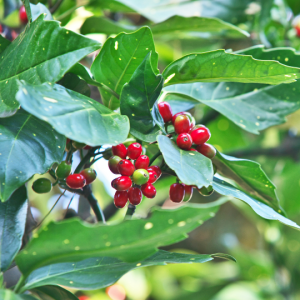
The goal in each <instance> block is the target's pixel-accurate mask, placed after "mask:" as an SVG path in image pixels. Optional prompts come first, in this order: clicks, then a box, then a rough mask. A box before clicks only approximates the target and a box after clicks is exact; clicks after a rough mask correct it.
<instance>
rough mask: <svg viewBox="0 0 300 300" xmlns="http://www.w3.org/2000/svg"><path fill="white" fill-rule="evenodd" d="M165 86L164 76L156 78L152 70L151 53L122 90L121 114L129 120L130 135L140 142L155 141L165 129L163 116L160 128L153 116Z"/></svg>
mask: <svg viewBox="0 0 300 300" xmlns="http://www.w3.org/2000/svg"><path fill="white" fill-rule="evenodd" d="M163 84H164V80H163V78H162V76H161V75H157V76H156V75H155V73H154V72H153V70H152V67H151V54H150V53H149V54H147V56H146V57H145V59H144V60H143V62H142V63H141V64H140V66H138V68H137V69H136V70H135V72H134V73H133V75H132V77H131V79H130V81H129V82H128V83H126V84H125V85H124V87H123V89H122V94H121V98H120V109H121V114H122V115H126V116H127V117H128V118H129V121H130V133H131V134H132V135H134V136H135V137H137V138H138V139H140V140H143V141H146V142H153V141H155V140H156V136H157V135H158V134H159V131H160V130H161V128H163V127H164V122H163V119H162V117H161V116H160V118H161V120H160V122H159V123H160V127H158V126H157V125H156V122H155V120H154V119H153V116H152V111H153V106H154V104H155V102H156V100H157V98H158V96H159V94H160V92H161V90H162V87H163Z"/></svg>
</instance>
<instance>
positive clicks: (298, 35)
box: [295, 24, 300, 37]
mask: <svg viewBox="0 0 300 300" xmlns="http://www.w3.org/2000/svg"><path fill="white" fill-rule="evenodd" d="M295 30H296V35H297V37H300V26H299V25H298V24H297V26H296V27H295Z"/></svg>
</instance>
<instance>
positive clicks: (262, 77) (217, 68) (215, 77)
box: [163, 50, 300, 85]
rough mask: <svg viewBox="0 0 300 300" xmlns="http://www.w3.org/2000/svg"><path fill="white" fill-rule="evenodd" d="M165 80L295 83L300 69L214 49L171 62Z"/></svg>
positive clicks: (176, 82)
mask: <svg viewBox="0 0 300 300" xmlns="http://www.w3.org/2000/svg"><path fill="white" fill-rule="evenodd" d="M163 77H164V78H165V85H172V84H178V83H191V82H197V81H201V82H221V81H224V82H243V83H263V84H279V83H291V82H294V81H295V80H296V79H297V78H299V77H300V69H299V68H293V67H288V66H285V65H283V64H281V63H279V62H277V61H267V60H256V59H253V58H252V57H251V56H248V55H238V54H233V53H227V52H225V50H215V51H210V52H205V53H196V54H189V55H187V56H184V57H182V58H180V59H178V60H176V61H174V62H172V63H171V64H170V65H169V66H167V67H166V69H165V70H164V71H163Z"/></svg>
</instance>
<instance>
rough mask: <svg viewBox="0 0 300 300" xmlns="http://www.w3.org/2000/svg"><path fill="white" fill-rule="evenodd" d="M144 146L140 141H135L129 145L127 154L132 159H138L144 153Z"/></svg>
mask: <svg viewBox="0 0 300 300" xmlns="http://www.w3.org/2000/svg"><path fill="white" fill-rule="evenodd" d="M142 151H143V148H142V145H141V144H139V143H133V144H131V145H129V146H128V149H127V155H128V156H129V158H130V159H137V158H138V157H139V156H140V155H141V154H142Z"/></svg>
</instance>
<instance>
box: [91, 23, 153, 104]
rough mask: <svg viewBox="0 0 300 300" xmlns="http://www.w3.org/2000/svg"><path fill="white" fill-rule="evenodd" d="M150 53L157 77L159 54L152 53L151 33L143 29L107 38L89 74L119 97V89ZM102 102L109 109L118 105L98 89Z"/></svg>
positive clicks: (116, 100) (115, 100) (145, 28)
mask: <svg viewBox="0 0 300 300" xmlns="http://www.w3.org/2000/svg"><path fill="white" fill-rule="evenodd" d="M150 52H152V55H151V65H152V68H153V69H154V73H155V74H158V73H159V71H158V69H157V61H158V55H157V53H156V52H155V47H154V42H153V38H152V33H151V30H150V29H149V28H148V27H142V28H141V29H139V30H138V31H136V32H133V33H129V34H126V33H121V34H119V35H117V36H116V37H115V38H109V39H108V40H107V41H106V42H105V44H104V45H103V48H102V49H101V51H100V53H99V55H98V56H97V57H96V59H95V61H94V62H93V64H92V67H91V72H92V74H93V75H94V77H95V80H96V81H98V82H99V83H102V84H104V85H106V86H108V87H109V88H110V89H112V90H113V91H115V92H116V93H118V94H119V95H120V94H121V90H122V88H123V86H124V84H125V83H126V82H128V81H129V80H130V78H131V76H132V74H133V73H134V71H135V70H136V69H137V67H138V66H139V65H140V64H141V63H142V61H143V60H144V58H145V56H146V55H147V54H148V53H150ZM100 92H101V96H102V99H103V103H104V105H105V106H107V107H109V108H110V109H116V108H118V107H119V106H120V102H119V100H118V99H117V98H115V97H114V96H112V95H111V94H110V93H108V92H107V91H105V90H100Z"/></svg>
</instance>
